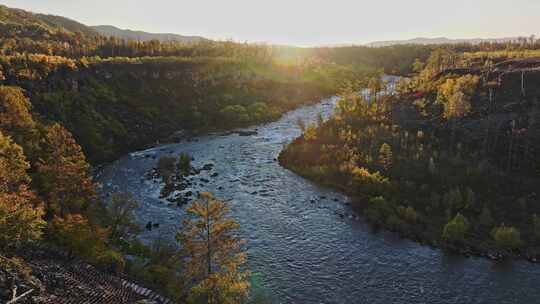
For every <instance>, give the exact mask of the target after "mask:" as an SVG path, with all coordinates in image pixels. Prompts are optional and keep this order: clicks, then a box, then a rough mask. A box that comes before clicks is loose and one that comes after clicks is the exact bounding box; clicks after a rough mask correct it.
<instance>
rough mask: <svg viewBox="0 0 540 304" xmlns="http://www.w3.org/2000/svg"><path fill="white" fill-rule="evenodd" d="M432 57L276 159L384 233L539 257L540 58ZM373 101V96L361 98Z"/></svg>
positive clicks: (466, 51) (369, 81) (341, 105)
mask: <svg viewBox="0 0 540 304" xmlns="http://www.w3.org/2000/svg"><path fill="white" fill-rule="evenodd" d="M537 47H538V43H537V41H525V42H523V43H522V44H520V46H519V47H518V46H517V45H515V46H513V47H508V48H507V49H505V50H498V49H495V50H492V51H490V50H481V51H478V50H476V51H475V50H474V48H473V47H470V48H462V47H459V48H457V49H456V48H448V47H442V48H436V49H434V50H433V51H432V52H431V54H430V56H429V57H428V58H427V60H421V59H417V60H415V61H414V63H413V69H414V70H415V71H416V73H415V74H413V75H412V77H410V78H402V79H401V80H399V81H397V82H396V83H393V84H392V85H391V86H390V83H388V82H386V81H385V80H384V79H383V78H380V77H374V78H366V79H364V81H361V82H359V83H358V84H357V85H356V86H352V87H349V88H346V89H345V90H344V91H343V92H342V93H341V95H340V101H339V102H338V105H337V110H336V113H335V115H334V116H333V117H332V118H331V119H330V120H329V121H327V122H320V123H319V125H313V126H306V127H304V134H303V136H302V137H300V138H298V139H297V140H296V141H295V142H293V143H292V144H291V145H290V146H288V147H287V148H286V149H285V150H284V151H283V153H282V154H281V156H280V161H281V163H282V164H284V165H285V166H286V167H288V168H291V169H293V170H294V171H295V172H297V173H299V174H301V175H304V176H306V177H308V178H311V179H314V180H316V181H318V182H320V183H323V184H327V185H330V186H332V187H336V188H338V189H341V190H343V191H345V192H347V193H349V194H350V195H352V196H354V197H355V198H356V201H357V204H356V207H357V208H359V209H360V210H361V211H362V212H363V213H364V214H365V216H366V217H367V218H368V219H370V220H371V221H372V222H373V223H375V224H376V225H378V226H383V227H386V228H388V229H391V230H394V231H398V232H400V233H401V234H403V235H405V236H409V237H412V238H415V239H419V240H421V241H425V242H429V243H431V244H436V245H442V246H444V247H446V248H451V249H456V250H459V251H463V252H476V253H488V252H489V253H490V255H491V256H493V257H496V256H498V255H511V254H521V255H522V256H526V257H529V258H532V259H534V258H535V257H536V256H537V255H538V254H539V253H540V247H539V246H540V243H539V241H540V239H539V234H538V232H539V230H538V227H540V226H539V223H540V222H539V221H538V215H537V214H539V213H540V209H538V206H539V204H538V196H537V193H536V191H537V190H536V188H537V185H538V184H539V183H540V163H539V162H538V159H539V154H538V153H539V151H540V146H539V142H540V138H539V137H538V136H539V135H540V129H539V126H540V125H539V122H540V116H539V113H540V103H539V102H540V91H539V90H538V85H537V84H538V83H539V80H540V60H539V58H540V53H539V51H538V49H537ZM359 90H367V92H368V95H367V96H364V95H359V94H358V93H357V92H358V91H359Z"/></svg>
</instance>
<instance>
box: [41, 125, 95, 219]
mask: <svg viewBox="0 0 540 304" xmlns="http://www.w3.org/2000/svg"><path fill="white" fill-rule="evenodd" d="M42 150H43V157H42V158H41V159H40V160H39V162H38V165H37V169H38V173H39V178H40V180H39V183H40V190H41V191H42V195H43V197H45V199H46V203H47V215H48V217H49V218H51V217H52V216H53V215H60V216H64V215H66V214H76V213H81V212H84V211H86V209H87V207H88V204H89V203H90V202H91V201H92V200H93V199H94V198H95V189H94V184H93V182H92V179H91V177H90V172H89V168H90V166H89V164H88V163H87V162H86V158H85V156H84V154H83V152H82V149H81V147H80V146H79V145H78V144H77V142H76V141H75V139H73V136H72V135H71V133H69V131H67V130H66V129H65V128H64V127H62V126H61V125H60V124H57V123H55V124H53V125H51V126H49V127H47V129H46V131H45V134H44V139H43V141H42Z"/></svg>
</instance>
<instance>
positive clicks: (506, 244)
mask: <svg viewBox="0 0 540 304" xmlns="http://www.w3.org/2000/svg"><path fill="white" fill-rule="evenodd" d="M492 235H493V239H494V240H495V243H496V244H497V247H499V248H500V249H501V250H504V251H512V250H516V249H519V247H521V245H522V244H523V243H522V241H521V235H520V233H519V230H517V229H516V228H514V227H506V226H504V225H502V226H501V227H498V228H495V229H493V231H492Z"/></svg>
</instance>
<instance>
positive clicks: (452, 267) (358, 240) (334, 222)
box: [97, 99, 540, 304]
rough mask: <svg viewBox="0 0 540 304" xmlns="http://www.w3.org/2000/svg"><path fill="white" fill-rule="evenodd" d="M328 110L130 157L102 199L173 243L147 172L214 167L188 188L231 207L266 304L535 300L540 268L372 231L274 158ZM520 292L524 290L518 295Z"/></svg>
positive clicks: (339, 199)
mask: <svg viewBox="0 0 540 304" xmlns="http://www.w3.org/2000/svg"><path fill="white" fill-rule="evenodd" d="M334 105H335V99H332V100H324V101H322V102H321V103H318V104H314V105H309V106H305V107H301V108H298V109H296V110H293V111H291V112H288V113H285V114H284V115H283V116H282V117H281V118H280V119H279V120H277V121H275V122H270V123H267V124H263V125H258V126H257V127H252V128H250V129H249V130H255V129H257V134H252V135H249V136H240V135H239V134H227V133H228V132H226V133H225V134H211V135H205V136H200V137H196V138H194V139H193V140H192V141H182V142H181V143H176V144H168V145H164V146H160V147H156V148H153V149H150V150H145V151H139V152H137V153H133V154H131V155H126V156H124V157H122V158H120V159H119V160H117V161H115V162H114V163H112V164H110V165H108V166H106V167H104V168H103V172H102V174H101V175H100V176H99V177H98V178H97V181H98V182H99V183H101V184H102V185H103V189H101V191H100V192H101V193H115V192H130V193H133V195H134V196H135V198H136V199H137V200H138V201H139V202H140V208H139V209H137V210H136V211H135V213H136V218H137V222H138V223H139V225H140V226H141V227H144V226H145V225H146V224H147V223H148V222H152V223H159V227H152V229H151V230H147V229H144V230H143V231H142V233H141V235H140V238H141V239H142V240H143V241H144V242H146V243H151V242H152V241H153V240H159V239H165V240H171V241H174V235H175V234H176V232H177V231H178V229H179V228H180V226H181V223H182V220H184V219H185V218H186V214H185V210H184V208H183V207H178V206H177V205H176V204H172V205H171V204H169V202H167V200H166V199H163V198H161V199H160V193H161V189H162V188H163V183H160V182H156V183H154V182H153V181H151V180H148V179H147V178H146V174H147V172H149V171H151V170H152V168H155V167H156V164H157V162H158V160H159V158H160V157H162V156H171V155H173V156H178V155H180V154H181V153H188V154H189V155H191V156H192V157H193V158H194V160H193V161H192V165H193V166H194V167H196V168H202V167H203V166H204V165H205V164H209V163H212V164H214V167H213V168H212V170H211V171H202V172H201V173H200V174H199V175H196V176H193V177H190V179H192V185H191V186H190V187H188V188H186V189H185V190H184V191H193V193H196V192H197V191H210V192H212V193H214V195H215V196H216V197H217V198H220V199H222V200H225V201H227V202H229V204H230V206H231V217H233V218H234V219H236V220H237V221H238V222H239V224H240V227H241V229H240V231H239V234H240V237H241V238H243V239H245V240H246V246H247V247H246V249H247V250H248V251H247V254H248V267H249V269H250V271H251V272H252V273H253V274H255V275H256V276H257V278H258V281H259V282H258V284H257V286H258V287H259V288H260V290H261V292H262V293H263V294H265V295H266V298H267V302H268V303H309V304H311V303H321V302H324V303H339V304H340V303H355V302H357V301H358V299H365V301H367V302H369V303H374V304H384V303H388V301H389V299H390V300H391V301H392V302H394V303H398V304H406V303H411V302H426V303H435V304H459V303H463V302H474V300H473V299H477V298H482V299H485V300H486V301H489V302H492V303H506V301H507V300H508V299H512V300H517V301H518V302H524V303H527V302H534V299H536V298H537V297H539V296H540V294H539V292H540V291H539V290H538V288H537V282H536V281H537V280H536V278H537V277H538V276H539V275H540V268H538V267H531V264H530V263H525V262H521V261H515V262H513V263H511V265H506V264H505V263H492V262H491V261H488V260H487V259H483V258H476V257H471V258H467V259H465V258H462V257H460V256H456V255H449V254H446V253H444V252H442V251H441V250H439V249H432V248H431V247H430V246H421V245H419V244H418V243H416V242H412V241H409V240H406V239H400V238H398V237H397V235H396V234H394V233H389V232H385V231H384V230H382V229H381V230H379V231H378V232H377V233H373V232H372V229H371V228H370V226H368V225H367V223H365V221H364V220H363V218H358V217H356V216H354V215H355V214H356V213H355V211H354V210H353V209H352V208H351V205H354V204H353V203H352V199H349V198H348V197H346V196H345V195H343V193H341V192H339V191H334V190H332V189H330V188H327V187H319V186H317V185H316V184H314V183H312V182H310V181H309V180H307V179H305V178H303V177H300V176H298V175H297V174H295V173H293V172H290V171H289V170H286V169H284V168H283V167H282V166H280V165H279V163H278V162H277V161H276V160H275V159H276V158H277V157H278V155H279V153H280V152H281V150H282V149H283V147H284V145H286V144H288V143H290V142H291V141H293V140H294V139H295V138H297V137H298V136H300V135H301V130H300V129H299V127H298V125H297V121H298V120H299V119H301V120H303V121H304V122H306V124H307V125H309V124H312V123H315V122H316V121H317V117H318V114H319V113H322V114H323V117H324V119H326V118H328V117H330V115H331V113H332V111H333V109H334ZM154 157H155V158H154ZM215 173H217V174H218V175H217V176H215V177H213V178H212V177H211V175H212V174H215ZM201 179H207V180H208V181H209V182H208V183H204V182H202V180H201ZM323 286H324V287H323ZM517 289H519V290H521V291H523V292H521V293H519V294H517V295H516V293H515V290H517ZM443 295H444V296H443Z"/></svg>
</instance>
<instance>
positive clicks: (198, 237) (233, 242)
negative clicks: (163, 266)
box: [177, 193, 249, 304]
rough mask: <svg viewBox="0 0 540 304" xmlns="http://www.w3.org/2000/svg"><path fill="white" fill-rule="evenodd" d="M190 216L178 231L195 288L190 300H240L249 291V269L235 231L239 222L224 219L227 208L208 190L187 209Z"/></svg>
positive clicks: (217, 301) (232, 301) (197, 301)
mask: <svg viewBox="0 0 540 304" xmlns="http://www.w3.org/2000/svg"><path fill="white" fill-rule="evenodd" d="M187 211H188V213H189V214H190V215H191V216H192V218H191V219H189V220H186V221H184V228H183V230H182V231H181V232H179V233H178V235H177V239H178V240H179V241H180V242H181V245H182V247H183V252H184V254H185V256H186V261H187V266H186V272H187V275H188V277H189V279H190V280H191V281H192V283H194V287H193V288H192V289H191V291H190V294H189V297H188V298H189V301H190V302H194V303H199V302H201V303H202V302H204V303H210V304H214V303H231V304H232V303H240V302H241V301H242V299H244V298H245V297H246V296H247V294H248V289H249V282H248V281H247V278H248V275H249V274H248V272H247V271H242V270H241V269H240V268H241V266H242V265H243V264H244V263H245V262H246V254H245V253H244V252H242V249H241V244H242V241H241V240H240V239H239V238H238V237H237V236H236V235H235V234H234V231H236V230H237V229H238V228H239V225H238V223H237V222H236V221H235V220H233V219H231V218H226V215H227V213H228V212H229V207H228V206H227V204H226V203H225V202H222V201H219V200H217V199H215V198H214V197H213V196H212V194H210V193H201V194H200V198H199V199H198V200H196V201H195V202H193V204H192V205H191V206H190V207H189V208H188V210H187Z"/></svg>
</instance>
